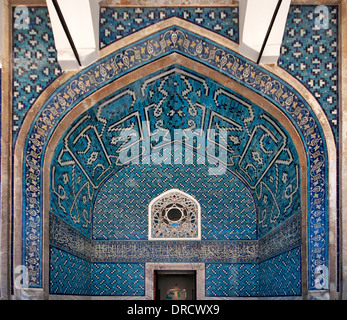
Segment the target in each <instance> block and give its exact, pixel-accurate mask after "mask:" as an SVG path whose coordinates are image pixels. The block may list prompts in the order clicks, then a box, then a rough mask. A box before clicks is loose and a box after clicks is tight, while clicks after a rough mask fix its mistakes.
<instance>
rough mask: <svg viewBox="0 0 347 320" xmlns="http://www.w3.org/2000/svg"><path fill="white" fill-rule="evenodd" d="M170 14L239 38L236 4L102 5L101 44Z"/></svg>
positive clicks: (227, 35) (117, 38)
mask: <svg viewBox="0 0 347 320" xmlns="http://www.w3.org/2000/svg"><path fill="white" fill-rule="evenodd" d="M171 17H178V18H181V19H184V20H186V21H189V22H192V23H194V24H196V25H199V26H202V27H204V28H206V29H209V30H212V31H214V32H216V33H218V34H222V35H223V36H225V37H226V38H228V39H231V40H233V41H235V42H238V36H239V35H238V7H202V8H196V7H191V8H189V7H185V8H182V7H173V8H158V7H156V8H150V7H147V8H129V7H123V8H122V7H120V8H107V7H102V8H101V10H100V48H103V47H105V46H107V45H109V44H111V43H112V42H114V41H116V40H119V39H121V38H123V37H125V36H128V35H130V34H131V33H134V32H137V31H139V30H141V29H143V28H145V27H147V26H150V25H152V24H155V23H157V22H160V21H163V20H166V19H168V18H171Z"/></svg>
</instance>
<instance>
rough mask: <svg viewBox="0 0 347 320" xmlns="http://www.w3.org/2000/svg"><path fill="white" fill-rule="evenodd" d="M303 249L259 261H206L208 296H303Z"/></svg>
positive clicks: (295, 249) (298, 248)
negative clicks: (249, 262) (245, 262)
mask: <svg viewBox="0 0 347 320" xmlns="http://www.w3.org/2000/svg"><path fill="white" fill-rule="evenodd" d="M301 287H302V283H301V249H300V247H297V248H294V249H293V250H290V251H287V252H284V253H282V254H280V255H278V256H275V257H273V258H271V259H269V260H266V261H263V262H261V263H259V264H242V263H241V264H226V263H224V264H215V263H213V264H206V296H209V297H236V296H238V297H246V296H250V297H252V296H253V297H255V296H260V297H262V296H263V297H271V296H300V295H301V294H302V292H301Z"/></svg>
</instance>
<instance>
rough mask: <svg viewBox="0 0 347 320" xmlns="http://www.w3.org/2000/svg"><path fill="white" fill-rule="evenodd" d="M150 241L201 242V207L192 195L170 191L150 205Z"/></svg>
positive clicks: (174, 190)
mask: <svg viewBox="0 0 347 320" xmlns="http://www.w3.org/2000/svg"><path fill="white" fill-rule="evenodd" d="M148 209H149V210H148V211H149V214H148V218H149V219H148V220H149V221H148V227H149V228H148V239H149V240H201V231H200V229H201V228H200V227H201V223H200V213H201V209H200V205H199V202H198V201H197V200H196V199H195V198H194V197H192V196H191V195H189V194H187V193H185V192H182V191H180V190H178V189H171V190H168V191H166V192H164V193H162V194H161V195H159V196H157V197H156V198H154V199H153V200H152V201H151V202H150V204H149V208H148Z"/></svg>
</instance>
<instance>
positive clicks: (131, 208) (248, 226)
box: [92, 164, 257, 240]
mask: <svg viewBox="0 0 347 320" xmlns="http://www.w3.org/2000/svg"><path fill="white" fill-rule="evenodd" d="M174 188H176V189H179V190H182V191H183V192H186V193H188V194H190V195H191V196H193V197H194V198H196V200H197V201H198V202H199V203H200V206H201V208H202V214H201V215H202V216H201V229H202V239H206V240H208V239H210V240H242V239H243V240H245V239H249V240H251V239H256V238H257V218H256V208H255V204H254V200H253V197H252V194H251V192H250V191H249V190H248V188H247V187H246V186H245V184H244V183H243V182H242V181H241V180H240V179H238V178H237V177H236V176H235V175H233V174H232V173H231V172H227V173H226V174H223V175H221V176H211V175H208V167H207V166H204V165H170V164H167V165H164V166H153V165H145V166H144V165H142V166H140V165H131V166H129V167H128V166H127V167H125V168H123V169H121V170H119V171H118V172H117V173H116V174H115V175H113V176H112V177H111V178H110V179H109V180H107V181H106V182H105V184H104V186H103V187H102V188H101V189H100V190H99V191H98V196H97V197H96V199H95V207H94V211H93V227H92V229H93V239H103V240H113V239H114V240H124V239H127V240H140V239H142V240H147V238H148V205H149V202H150V201H151V200H152V199H153V198H155V197H156V196H157V195H159V194H161V193H163V192H164V191H166V190H169V189H174Z"/></svg>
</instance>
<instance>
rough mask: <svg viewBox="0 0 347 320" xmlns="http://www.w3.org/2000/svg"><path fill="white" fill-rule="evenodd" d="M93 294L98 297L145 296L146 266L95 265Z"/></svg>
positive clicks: (128, 264)
mask: <svg viewBox="0 0 347 320" xmlns="http://www.w3.org/2000/svg"><path fill="white" fill-rule="evenodd" d="M91 294H92V295H97V296H144V295H145V265H144V264H131V263H116V264H109V263H106V264H102V263H93V264H92V279H91Z"/></svg>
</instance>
